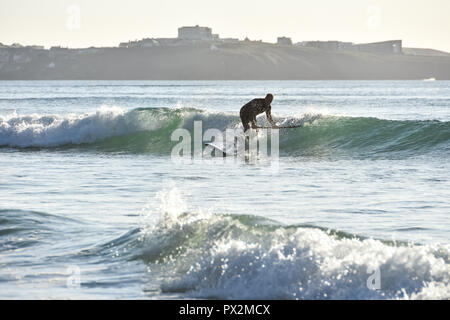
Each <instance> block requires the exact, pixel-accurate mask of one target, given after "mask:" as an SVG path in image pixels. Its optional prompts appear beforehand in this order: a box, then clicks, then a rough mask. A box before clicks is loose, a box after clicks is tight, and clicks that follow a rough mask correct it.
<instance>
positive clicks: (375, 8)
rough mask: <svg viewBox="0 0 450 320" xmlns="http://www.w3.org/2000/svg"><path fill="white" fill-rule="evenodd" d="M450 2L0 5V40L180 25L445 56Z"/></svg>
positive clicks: (82, 38) (73, 39) (136, 0)
mask: <svg viewBox="0 0 450 320" xmlns="http://www.w3.org/2000/svg"><path fill="white" fill-rule="evenodd" d="M449 15H450V0H339V1H337V0H275V1H268V0H220V1H218V0H0V42H2V43H4V44H12V43H13V42H19V43H21V44H41V45H45V46H46V47H48V46H52V45H63V46H68V47H89V46H93V45H95V46H117V45H118V44H119V42H123V41H128V40H134V39H141V38H145V37H176V36H177V29H178V27H180V26H184V25H196V24H199V25H202V26H209V27H211V28H212V29H213V32H214V33H218V34H219V35H220V36H221V37H234V38H240V39H243V38H245V37H246V36H248V37H249V38H250V39H252V40H260V39H262V40H264V41H266V42H275V41H276V38H277V37H278V36H288V37H291V38H292V39H293V41H294V42H298V41H304V40H341V41H351V42H357V43H358V42H371V41H382V40H393V39H402V40H403V41H404V46H407V47H422V48H435V49H440V50H445V51H450V18H449Z"/></svg>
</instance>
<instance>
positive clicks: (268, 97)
mask: <svg viewBox="0 0 450 320" xmlns="http://www.w3.org/2000/svg"><path fill="white" fill-rule="evenodd" d="M264 100H266V105H270V104H271V103H272V101H273V94H271V93H268V94H267V95H266V98H265V99H264Z"/></svg>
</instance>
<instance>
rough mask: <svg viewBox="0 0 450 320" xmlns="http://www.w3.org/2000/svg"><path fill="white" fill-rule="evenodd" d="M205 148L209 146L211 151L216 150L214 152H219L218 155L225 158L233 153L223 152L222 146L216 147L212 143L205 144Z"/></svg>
mask: <svg viewBox="0 0 450 320" xmlns="http://www.w3.org/2000/svg"><path fill="white" fill-rule="evenodd" d="M205 146H210V147H212V148H213V149H216V150H218V151H220V153H221V154H222V156H223V157H227V156H231V155H233V153H232V152H231V151H228V150H224V148H223V147H222V146H219V145H216V144H214V143H212V142H207V143H205ZM216 156H217V153H216ZM219 156H220V154H219Z"/></svg>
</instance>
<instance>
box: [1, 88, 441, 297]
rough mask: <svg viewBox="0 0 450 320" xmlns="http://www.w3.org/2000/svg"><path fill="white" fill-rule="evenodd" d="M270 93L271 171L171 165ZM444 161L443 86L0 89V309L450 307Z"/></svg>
mask: <svg viewBox="0 0 450 320" xmlns="http://www.w3.org/2000/svg"><path fill="white" fill-rule="evenodd" d="M267 92H272V93H274V95H275V100H274V102H273V103H272V114H273V115H274V118H275V120H276V121H277V122H278V123H279V124H280V125H299V126H300V127H299V128H296V129H289V130H281V131H280V136H279V142H280V143H279V145H280V158H279V163H278V164H279V166H278V167H277V170H273V167H272V166H271V165H270V163H267V162H266V161H263V160H261V161H256V162H254V163H250V164H249V163H246V162H245V161H239V160H233V161H225V160H224V159H217V158H211V157H208V156H204V157H203V158H200V159H198V158H197V159H196V160H195V161H191V162H189V163H178V162H174V161H172V158H171V150H172V148H173V146H174V145H175V144H176V143H177V142H172V141H171V139H170V135H171V133H172V132H173V131H174V130H175V129H177V128H185V129H187V130H188V131H189V132H191V133H193V123H194V121H202V124H203V129H204V130H206V129H208V128H217V129H219V130H221V131H224V130H226V129H229V128H233V129H238V130H239V128H240V127H241V125H240V123H239V117H238V113H239V109H240V107H241V106H242V105H243V104H245V103H246V102H247V101H249V100H250V99H253V98H255V97H264V96H265V94H266V93H267ZM258 121H259V122H260V123H261V124H265V117H264V116H262V117H260V118H258ZM449 156H450V82H446V81H436V82H423V81H311V82H308V81H211V82H201V81H184V82H173V81H117V82H114V81H48V82H47V81H25V82H21V81H14V82H6V81H3V82H0V166H1V174H0V297H1V298H7V299H17V298H88V299H104V298H113V299H121V298H129V299H136V298H138V299H142V298H151V299H155V298H156V299H158V298H177V299H179V298H269V299H271V298H276V299H278V298H281V299H393V298H411V299H425V298H437V299H449V298H450V261H449V258H450V223H449V213H450V201H449V199H450V174H449V172H450V162H449V158H450V157H449ZM374 268H375V269H376V270H379V275H380V278H379V279H380V283H381V288H379V289H376V290H372V289H369V288H368V286H367V279H368V278H369V276H370V275H371V273H372V272H371V270H373V269H374Z"/></svg>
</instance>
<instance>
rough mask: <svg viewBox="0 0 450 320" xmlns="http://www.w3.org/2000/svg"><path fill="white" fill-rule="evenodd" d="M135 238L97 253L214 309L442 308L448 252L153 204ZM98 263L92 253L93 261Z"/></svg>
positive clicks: (447, 294) (171, 199)
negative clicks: (423, 304)
mask: <svg viewBox="0 0 450 320" xmlns="http://www.w3.org/2000/svg"><path fill="white" fill-rule="evenodd" d="M160 199H161V201H162V202H161V203H162V205H161V207H160V208H159V209H158V210H156V211H154V210H150V211H149V215H148V216H147V218H148V219H147V220H148V222H147V223H146V224H144V226H143V227H142V228H137V229H134V230H132V231H130V232H128V233H127V234H125V235H123V236H121V237H119V238H117V239H114V240H113V241H111V242H108V243H107V244H104V245H103V246H102V247H101V248H100V250H104V253H105V254H110V252H115V255H116V257H117V256H120V257H122V258H124V259H127V260H139V261H143V262H144V263H146V264H147V268H148V270H149V272H150V274H152V275H153V276H154V277H157V278H159V279H160V290H161V291H162V292H163V293H166V294H175V295H176V294H182V295H183V296H189V297H195V298H221V299H450V249H449V248H448V247H445V246H439V245H418V244H407V243H396V242H392V241H382V240H374V239H369V238H363V237H359V236H356V235H351V234H347V233H344V232H339V231H335V230H325V229H323V228H319V227H316V226H308V225H283V224H280V223H278V222H276V221H273V220H269V219H265V218H262V217H258V216H253V215H241V216H235V215H226V214H213V213H201V212H190V211H189V210H187V209H186V206H185V205H184V203H183V201H182V200H181V198H180V195H179V193H178V191H177V189H172V190H170V191H165V192H162V193H161V194H160ZM96 254H98V252H97V253H96Z"/></svg>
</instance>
